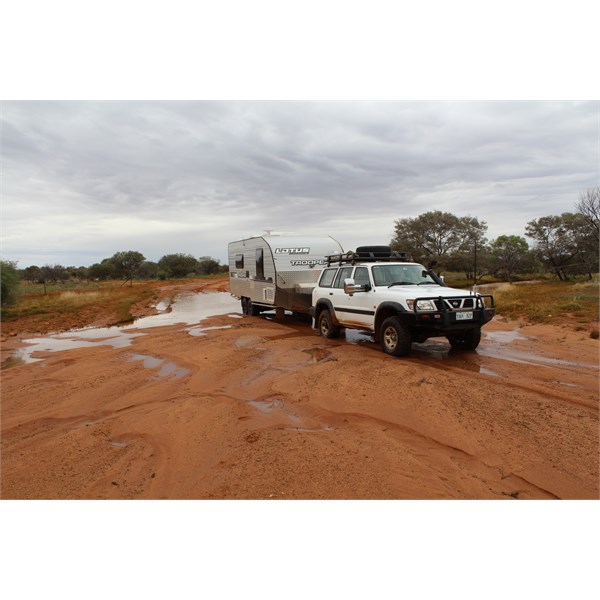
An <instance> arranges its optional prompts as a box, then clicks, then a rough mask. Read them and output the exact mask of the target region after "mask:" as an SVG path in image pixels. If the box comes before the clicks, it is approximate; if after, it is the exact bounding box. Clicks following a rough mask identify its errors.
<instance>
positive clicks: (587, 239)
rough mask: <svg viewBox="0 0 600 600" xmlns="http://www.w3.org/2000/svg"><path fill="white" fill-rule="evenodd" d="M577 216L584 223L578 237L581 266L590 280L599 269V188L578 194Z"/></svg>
mask: <svg viewBox="0 0 600 600" xmlns="http://www.w3.org/2000/svg"><path fill="white" fill-rule="evenodd" d="M577 214H578V215H579V216H580V217H581V219H582V220H583V223H585V226H584V227H582V228H581V230H580V231H579V235H578V245H579V247H580V249H581V252H580V258H581V264H582V267H583V269H584V270H585V271H586V272H587V274H588V277H589V278H590V279H591V278H592V273H597V272H598V268H599V257H598V252H599V249H600V188H593V189H589V190H586V191H585V192H582V193H581V194H580V196H579V202H578V203H577Z"/></svg>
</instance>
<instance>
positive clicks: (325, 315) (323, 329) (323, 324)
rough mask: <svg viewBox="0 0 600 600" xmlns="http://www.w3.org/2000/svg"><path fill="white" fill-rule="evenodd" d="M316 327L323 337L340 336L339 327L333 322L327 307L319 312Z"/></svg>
mask: <svg viewBox="0 0 600 600" xmlns="http://www.w3.org/2000/svg"><path fill="white" fill-rule="evenodd" d="M317 328H318V329H319V333H320V334H321V335H322V336H323V337H324V338H328V339H332V338H336V337H339V336H340V328H339V327H338V326H336V325H334V324H333V319H332V318H331V313H330V312H329V311H328V310H327V309H325V310H322V311H321V312H320V313H319V319H318V321H317Z"/></svg>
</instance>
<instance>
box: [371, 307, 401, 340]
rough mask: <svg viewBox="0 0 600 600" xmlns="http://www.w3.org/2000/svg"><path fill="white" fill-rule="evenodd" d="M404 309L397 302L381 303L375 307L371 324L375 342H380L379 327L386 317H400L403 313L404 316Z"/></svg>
mask: <svg viewBox="0 0 600 600" xmlns="http://www.w3.org/2000/svg"><path fill="white" fill-rule="evenodd" d="M406 312H407V311H406V309H405V308H404V307H403V306H402V305H401V304H400V303H399V302H382V303H381V304H380V305H379V306H378V307H377V312H376V313H375V322H374V323H373V334H374V335H375V341H376V342H378V341H380V330H381V325H382V324H383V322H384V321H385V320H386V319H387V318H388V317H395V316H398V317H401V315H402V314H403V313H404V314H406Z"/></svg>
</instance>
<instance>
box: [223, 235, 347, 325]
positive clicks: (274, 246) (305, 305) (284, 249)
mask: <svg viewBox="0 0 600 600" xmlns="http://www.w3.org/2000/svg"><path fill="white" fill-rule="evenodd" d="M228 249H229V252H228V258H229V289H230V291H231V295H232V296H235V297H236V298H239V299H240V300H241V302H242V312H243V313H244V314H247V315H258V314H259V313H261V312H262V311H265V310H273V309H277V308H279V309H281V310H290V311H292V312H296V313H303V314H307V315H308V314H310V308H311V295H312V290H313V288H314V287H315V286H316V285H317V281H318V279H319V276H320V274H321V271H322V270H323V268H324V267H325V266H327V260H326V257H327V256H330V255H332V254H342V253H343V252H344V250H343V248H342V246H341V245H340V243H339V242H338V241H336V240H334V239H333V238H332V237H329V236H324V237H314V236H312V237H310V236H300V235H285V234H280V235H278V234H274V233H266V234H264V235H260V236H255V237H250V238H246V239H244V240H238V241H236V242H230V243H229V247H228Z"/></svg>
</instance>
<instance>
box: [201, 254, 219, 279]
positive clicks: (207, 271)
mask: <svg viewBox="0 0 600 600" xmlns="http://www.w3.org/2000/svg"><path fill="white" fill-rule="evenodd" d="M220 270H221V266H220V265H219V262H218V261H216V260H214V259H213V258H208V259H205V260H201V261H200V262H199V263H198V268H197V273H198V275H215V274H216V273H218V272H219V271H220Z"/></svg>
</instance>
